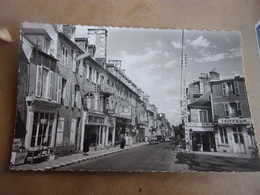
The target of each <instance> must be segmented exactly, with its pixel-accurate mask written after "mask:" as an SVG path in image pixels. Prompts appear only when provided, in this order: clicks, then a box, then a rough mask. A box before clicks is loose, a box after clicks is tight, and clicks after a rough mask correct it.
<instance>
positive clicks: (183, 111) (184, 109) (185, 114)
mask: <svg viewBox="0 0 260 195" xmlns="http://www.w3.org/2000/svg"><path fill="white" fill-rule="evenodd" d="M186 68H187V54H185V53H184V30H182V49H181V120H182V124H183V125H184V130H185V143H186V151H190V134H189V128H188V110H187V92H186V78H185V77H186Z"/></svg>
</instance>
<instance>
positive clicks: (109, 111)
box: [107, 109, 115, 115]
mask: <svg viewBox="0 0 260 195" xmlns="http://www.w3.org/2000/svg"><path fill="white" fill-rule="evenodd" d="M107 114H110V115H112V114H115V110H114V109H107Z"/></svg>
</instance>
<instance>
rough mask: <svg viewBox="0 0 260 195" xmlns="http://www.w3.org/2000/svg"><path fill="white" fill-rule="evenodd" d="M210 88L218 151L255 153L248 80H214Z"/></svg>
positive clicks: (236, 78)
mask: <svg viewBox="0 0 260 195" xmlns="http://www.w3.org/2000/svg"><path fill="white" fill-rule="evenodd" d="M210 85H211V92H212V98H211V105H212V110H213V120H214V124H215V140H216V150H217V151H219V152H229V153H241V154H251V152H252V150H254V149H255V138H254V135H253V127H252V120H251V114H250V110H249V104H248V99H247V92H246V86H245V79H244V78H241V77H235V78H233V79H225V80H219V81H211V82H210Z"/></svg>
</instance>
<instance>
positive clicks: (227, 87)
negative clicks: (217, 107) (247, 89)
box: [222, 81, 240, 96]
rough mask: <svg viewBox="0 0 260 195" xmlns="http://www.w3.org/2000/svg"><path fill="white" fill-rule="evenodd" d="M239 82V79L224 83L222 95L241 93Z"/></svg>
mask: <svg viewBox="0 0 260 195" xmlns="http://www.w3.org/2000/svg"><path fill="white" fill-rule="evenodd" d="M239 93H240V91H239V83H238V81H232V82H227V83H222V95H223V96H229V95H239Z"/></svg>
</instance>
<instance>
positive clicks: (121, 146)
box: [120, 136, 126, 149]
mask: <svg viewBox="0 0 260 195" xmlns="http://www.w3.org/2000/svg"><path fill="white" fill-rule="evenodd" d="M125 142H126V140H125V136H123V137H122V139H121V144H120V148H121V149H124V148H125Z"/></svg>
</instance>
